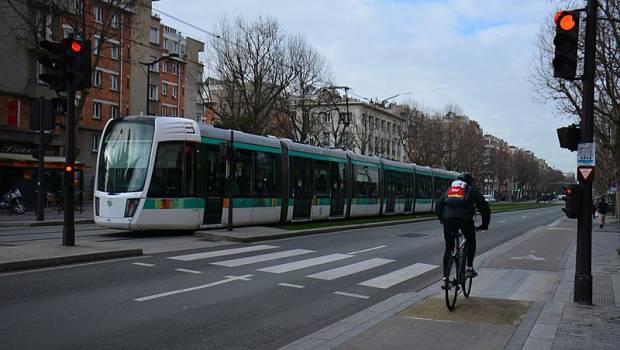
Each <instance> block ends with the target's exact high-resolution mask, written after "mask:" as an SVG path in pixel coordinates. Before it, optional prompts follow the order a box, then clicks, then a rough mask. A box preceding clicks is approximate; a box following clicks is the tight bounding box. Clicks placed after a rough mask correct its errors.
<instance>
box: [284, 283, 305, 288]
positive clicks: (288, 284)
mask: <svg viewBox="0 0 620 350" xmlns="http://www.w3.org/2000/svg"><path fill="white" fill-rule="evenodd" d="M278 285H279V286H280V287H290V288H306V286H300V285H299V284H291V283H278Z"/></svg>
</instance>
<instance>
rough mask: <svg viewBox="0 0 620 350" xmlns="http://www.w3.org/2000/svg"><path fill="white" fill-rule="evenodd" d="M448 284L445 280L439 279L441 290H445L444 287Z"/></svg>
mask: <svg viewBox="0 0 620 350" xmlns="http://www.w3.org/2000/svg"><path fill="white" fill-rule="evenodd" d="M447 284H448V281H447V280H446V278H445V277H444V278H442V279H441V289H447V288H446V285H447Z"/></svg>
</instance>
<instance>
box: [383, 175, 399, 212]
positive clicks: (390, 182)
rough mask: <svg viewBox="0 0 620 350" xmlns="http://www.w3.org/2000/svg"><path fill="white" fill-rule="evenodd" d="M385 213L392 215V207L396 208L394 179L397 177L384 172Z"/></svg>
mask: <svg viewBox="0 0 620 350" xmlns="http://www.w3.org/2000/svg"><path fill="white" fill-rule="evenodd" d="M384 176H385V179H384V181H385V199H386V203H385V212H386V213H393V212H394V207H395V206H396V194H395V192H396V180H397V179H396V177H397V176H398V175H397V174H396V173H395V172H392V171H389V170H386V171H385V175H384Z"/></svg>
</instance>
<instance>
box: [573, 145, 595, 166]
mask: <svg viewBox="0 0 620 350" xmlns="http://www.w3.org/2000/svg"><path fill="white" fill-rule="evenodd" d="M595 164H596V144H595V143H594V142H587V143H580V144H579V145H577V167H581V166H591V167H593V166H594V165H595Z"/></svg>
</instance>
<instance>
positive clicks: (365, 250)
mask: <svg viewBox="0 0 620 350" xmlns="http://www.w3.org/2000/svg"><path fill="white" fill-rule="evenodd" d="M385 247H387V246H386V245H380V246H378V247H374V248H368V249H364V250H358V251H356V252H352V253H349V255H355V254H358V253H366V252H369V251H372V250H377V249H381V248H385Z"/></svg>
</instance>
